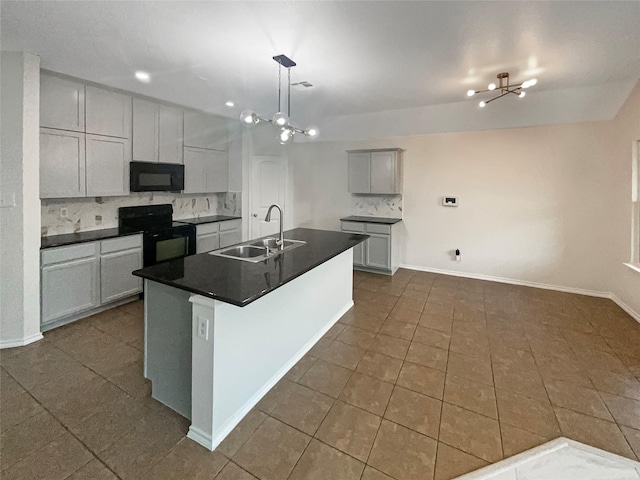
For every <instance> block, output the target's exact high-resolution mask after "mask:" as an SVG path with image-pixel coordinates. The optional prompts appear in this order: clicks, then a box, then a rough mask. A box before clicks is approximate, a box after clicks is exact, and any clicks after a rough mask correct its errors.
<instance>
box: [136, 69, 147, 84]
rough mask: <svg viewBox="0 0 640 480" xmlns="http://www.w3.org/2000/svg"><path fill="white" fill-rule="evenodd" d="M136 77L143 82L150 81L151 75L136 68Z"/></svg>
mask: <svg viewBox="0 0 640 480" xmlns="http://www.w3.org/2000/svg"><path fill="white" fill-rule="evenodd" d="M135 75H136V78H137V79H138V80H140V81H141V82H143V83H149V82H150V81H151V75H149V73H148V72H144V71H142V70H138V71H137V72H136V73H135Z"/></svg>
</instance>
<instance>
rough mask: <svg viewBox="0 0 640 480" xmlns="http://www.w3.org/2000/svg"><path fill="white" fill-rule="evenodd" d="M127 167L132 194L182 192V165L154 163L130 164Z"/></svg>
mask: <svg viewBox="0 0 640 480" xmlns="http://www.w3.org/2000/svg"><path fill="white" fill-rule="evenodd" d="M129 165H130V169H129V173H130V175H129V190H130V191H132V192H180V191H182V190H184V165H180V164H179V163H155V162H131V163H130V164H129Z"/></svg>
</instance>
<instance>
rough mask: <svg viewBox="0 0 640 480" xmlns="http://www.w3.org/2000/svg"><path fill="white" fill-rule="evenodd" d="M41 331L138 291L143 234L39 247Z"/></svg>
mask: <svg viewBox="0 0 640 480" xmlns="http://www.w3.org/2000/svg"><path fill="white" fill-rule="evenodd" d="M40 267H41V275H40V277H41V287H42V291H41V317H40V318H41V325H42V327H41V328H42V331H46V330H49V329H51V328H54V327H57V326H59V325H62V324H64V323H68V322H71V321H73V320H77V319H78V318H82V317H86V316H88V315H90V314H92V313H95V312H97V311H100V310H104V309H105V308H110V307H111V306H113V305H115V304H116V303H117V302H121V301H125V300H128V299H129V298H130V297H134V296H135V295H137V294H138V293H140V292H141V291H142V281H141V280H140V279H139V278H137V277H134V276H133V275H131V272H132V271H134V270H137V269H139V268H142V235H128V236H124V237H118V238H113V239H107V240H101V241H96V242H85V243H79V244H74V245H69V246H63V247H55V248H47V249H43V250H42V251H41V253H40Z"/></svg>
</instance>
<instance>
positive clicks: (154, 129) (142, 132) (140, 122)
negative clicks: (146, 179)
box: [132, 98, 160, 162]
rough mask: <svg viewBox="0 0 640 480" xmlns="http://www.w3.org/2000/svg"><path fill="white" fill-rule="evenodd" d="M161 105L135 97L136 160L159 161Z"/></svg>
mask: <svg viewBox="0 0 640 480" xmlns="http://www.w3.org/2000/svg"><path fill="white" fill-rule="evenodd" d="M159 110H160V108H159V105H158V104H157V103H153V102H148V101H146V100H140V99H138V98H134V99H133V132H132V133H133V138H132V144H133V155H132V157H133V160H134V161H136V162H157V161H158V152H159V145H158V140H159V136H158V130H159V120H160V118H159V113H160V112H159Z"/></svg>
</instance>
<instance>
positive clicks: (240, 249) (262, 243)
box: [209, 238, 307, 263]
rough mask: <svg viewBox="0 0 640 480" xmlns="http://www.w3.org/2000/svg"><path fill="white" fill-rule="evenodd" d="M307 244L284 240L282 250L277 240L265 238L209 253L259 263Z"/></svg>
mask: <svg viewBox="0 0 640 480" xmlns="http://www.w3.org/2000/svg"><path fill="white" fill-rule="evenodd" d="M306 243H307V242H303V241H301V240H288V239H285V240H284V247H283V248H282V249H280V248H279V247H278V245H277V244H276V239H275V238H263V239H260V240H251V241H249V242H246V243H243V244H241V245H235V246H233V247H228V248H224V249H221V250H215V251H213V252H209V255H215V256H217V257H225V258H233V259H235V260H243V261H245V262H253V263H258V262H262V261H264V260H267V259H268V258H271V257H275V256H277V255H280V254H281V253H283V252H288V251H289V250H293V249H294V248H298V247H302V246H303V245H305V244H306Z"/></svg>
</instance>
